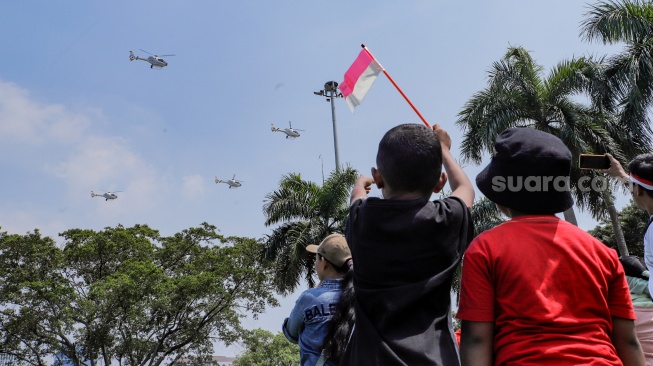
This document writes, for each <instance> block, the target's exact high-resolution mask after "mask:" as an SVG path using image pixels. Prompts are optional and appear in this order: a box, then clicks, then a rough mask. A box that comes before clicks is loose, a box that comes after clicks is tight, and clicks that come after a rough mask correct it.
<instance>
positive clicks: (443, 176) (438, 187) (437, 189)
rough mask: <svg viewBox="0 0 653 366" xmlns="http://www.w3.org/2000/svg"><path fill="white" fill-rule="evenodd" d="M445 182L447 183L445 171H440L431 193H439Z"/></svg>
mask: <svg viewBox="0 0 653 366" xmlns="http://www.w3.org/2000/svg"><path fill="white" fill-rule="evenodd" d="M445 184H447V173H445V172H442V173H440V179H439V180H438V184H437V185H436V186H435V188H433V193H440V191H441V190H442V188H444V185H445Z"/></svg>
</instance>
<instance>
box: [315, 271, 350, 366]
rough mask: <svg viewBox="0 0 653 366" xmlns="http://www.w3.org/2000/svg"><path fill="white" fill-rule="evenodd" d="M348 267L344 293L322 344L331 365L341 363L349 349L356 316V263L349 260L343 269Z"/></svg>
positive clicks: (344, 279) (343, 285)
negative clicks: (346, 349) (343, 355)
mask: <svg viewBox="0 0 653 366" xmlns="http://www.w3.org/2000/svg"><path fill="white" fill-rule="evenodd" d="M345 266H346V267H347V273H346V274H345V276H344V277H343V279H342V292H341V294H340V299H339V300H338V304H337V305H336V311H335V314H334V315H333V317H332V318H331V321H329V326H328V329H329V330H328V332H327V336H326V337H325V338H324V343H323V344H322V350H323V351H322V352H324V355H325V356H326V357H327V358H328V359H329V362H330V363H334V364H338V363H340V358H341V357H342V354H343V353H344V351H345V348H347V343H348V342H349V336H350V333H351V330H352V328H353V327H354V321H355V318H356V314H355V311H354V301H355V299H354V283H353V277H354V262H353V261H352V260H351V259H348V260H347V261H346V262H345V265H344V266H343V267H345Z"/></svg>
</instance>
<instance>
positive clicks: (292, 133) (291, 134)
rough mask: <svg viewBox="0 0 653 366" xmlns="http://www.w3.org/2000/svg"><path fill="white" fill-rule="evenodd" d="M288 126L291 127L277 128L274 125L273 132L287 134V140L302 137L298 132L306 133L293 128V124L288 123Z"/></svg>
mask: <svg viewBox="0 0 653 366" xmlns="http://www.w3.org/2000/svg"><path fill="white" fill-rule="evenodd" d="M288 126H289V127H288V128H279V127H276V126H275V125H274V123H272V132H283V133H285V134H286V138H291V139H294V138H296V137H299V136H300V135H299V132H297V131H304V130H298V129H296V128H292V123H290V121H288Z"/></svg>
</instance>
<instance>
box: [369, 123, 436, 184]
mask: <svg viewBox="0 0 653 366" xmlns="http://www.w3.org/2000/svg"><path fill="white" fill-rule="evenodd" d="M376 166H377V169H378V170H379V171H380V172H381V174H382V175H383V180H384V181H385V182H387V183H388V185H389V186H390V187H392V189H393V190H397V191H401V192H420V193H422V194H428V193H431V192H433V189H434V188H435V187H436V186H437V184H438V181H439V180H440V173H441V172H442V147H441V146H440V139H438V137H437V136H436V135H435V133H434V132H433V130H431V129H429V128H427V127H426V126H422V125H419V124H416V123H406V124H401V125H399V126H396V127H394V128H392V129H390V131H388V132H386V134H385V135H384V136H383V138H382V139H381V142H379V150H378V153H377V154H376Z"/></svg>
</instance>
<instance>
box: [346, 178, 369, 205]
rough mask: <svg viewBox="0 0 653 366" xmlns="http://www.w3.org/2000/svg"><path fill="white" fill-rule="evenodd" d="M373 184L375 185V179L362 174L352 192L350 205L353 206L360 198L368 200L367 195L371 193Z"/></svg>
mask: <svg viewBox="0 0 653 366" xmlns="http://www.w3.org/2000/svg"><path fill="white" fill-rule="evenodd" d="M372 183H374V179H372V178H370V177H367V176H365V175H362V174H361V175H360V176H359V177H358V178H356V182H355V183H354V188H353V189H352V190H351V198H350V199H349V204H350V205H351V204H352V203H354V201H356V200H357V199H359V198H361V199H365V198H367V194H368V193H370V189H371V186H372Z"/></svg>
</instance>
